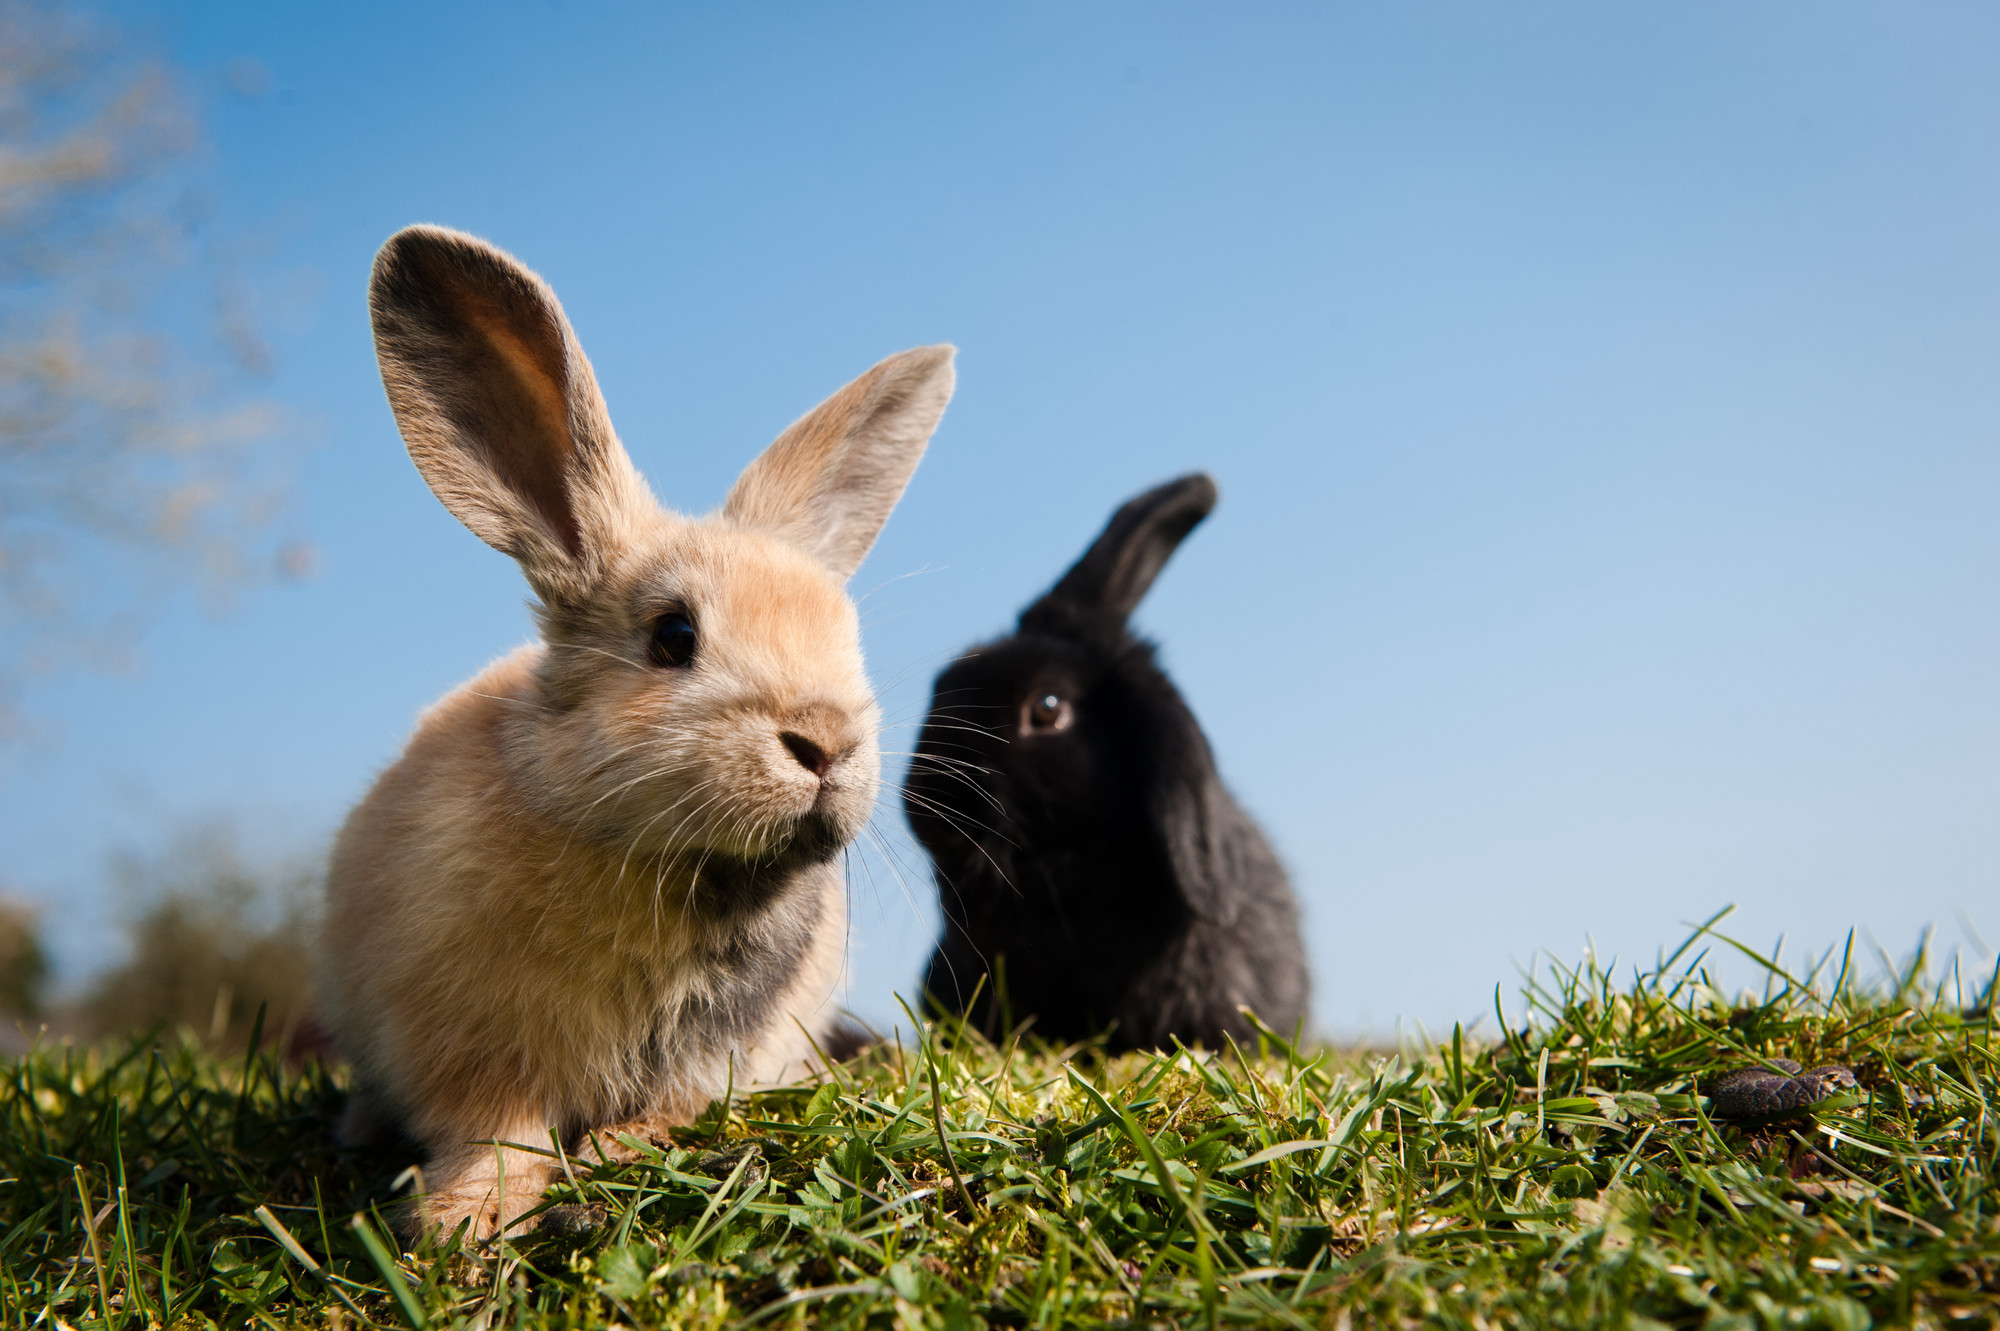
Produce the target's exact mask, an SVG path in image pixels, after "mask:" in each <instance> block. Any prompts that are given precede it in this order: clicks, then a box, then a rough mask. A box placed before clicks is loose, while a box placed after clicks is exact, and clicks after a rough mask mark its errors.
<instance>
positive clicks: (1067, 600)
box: [1021, 472, 1216, 632]
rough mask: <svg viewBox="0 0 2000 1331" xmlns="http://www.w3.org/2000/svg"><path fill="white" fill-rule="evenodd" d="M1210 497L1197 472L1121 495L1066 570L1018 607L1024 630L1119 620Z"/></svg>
mask: <svg viewBox="0 0 2000 1331" xmlns="http://www.w3.org/2000/svg"><path fill="white" fill-rule="evenodd" d="M1215 500H1216V488H1215V482H1214V481H1213V480H1212V479H1210V478H1209V477H1208V476H1207V475H1205V474H1204V473H1202V472H1194V473H1192V474H1191V475H1187V476H1183V477H1181V478H1180V479H1178V480H1172V481H1168V482H1167V483H1166V484H1165V485H1160V486H1155V487H1154V488H1153V489H1151V490H1148V491H1146V493H1144V494H1142V495H1138V496H1135V497H1134V498H1131V499H1128V500H1126V501H1125V503H1124V504H1123V505H1122V506H1121V507H1120V508H1119V510H1118V511H1117V512H1116V513H1113V514H1112V515H1111V521H1110V522H1108V523H1106V524H1105V527H1104V531H1103V532H1102V533H1101V534H1100V535H1099V536H1098V538H1097V539H1096V540H1095V541H1093V542H1091V546H1090V549H1088V550H1086V551H1084V552H1083V557H1082V558H1081V559H1079V560H1077V561H1076V563H1074V564H1072V565H1071V566H1070V569H1069V572H1067V573H1065V574H1063V575H1062V579H1061V580H1060V581H1058V582H1057V583H1056V585H1055V586H1053V587H1051V588H1049V590H1048V591H1047V593H1045V594H1044V595H1043V596H1042V597H1041V599H1040V600H1038V601H1036V602H1035V603H1034V604H1033V605H1030V606H1029V607H1028V608H1027V609H1026V610H1023V611H1022V612H1021V628H1022V630H1023V631H1027V632H1033V631H1060V630H1061V629H1063V628H1066V627H1070V626H1073V625H1076V624H1077V623H1079V622H1083V623H1092V624H1103V623H1109V624H1111V625H1113V626H1116V625H1119V624H1123V623H1124V622H1125V621H1126V619H1127V618H1129V617H1130V616H1131V614H1132V612H1133V611H1134V610H1135V609H1137V608H1138V605H1139V602H1140V600H1141V599H1143V598H1144V597H1145V595H1146V591H1147V589H1148V588H1150V587H1151V586H1152V585H1153V579H1155V578H1157V577H1159V576H1160V570H1161V569H1163V568H1165V567H1166V566H1167V560H1168V558H1169V557H1171V556H1172V554H1173V553H1174V551H1175V550H1176V549H1178V548H1179V546H1180V543H1181V542H1182V541H1184V540H1186V539H1187V534H1188V533H1189V532H1191V531H1193V530H1194V529H1195V527H1196V526H1197V525H1198V524H1199V523H1200V522H1201V520H1202V519H1203V518H1205V517H1207V516H1208V514H1209V511H1210V510H1211V509H1213V508H1214V507H1215Z"/></svg>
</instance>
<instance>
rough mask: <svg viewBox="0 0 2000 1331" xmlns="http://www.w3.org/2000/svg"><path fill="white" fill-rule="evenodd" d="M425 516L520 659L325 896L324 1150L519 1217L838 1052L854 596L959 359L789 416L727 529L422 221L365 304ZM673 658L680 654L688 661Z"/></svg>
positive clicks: (408, 786)
mask: <svg viewBox="0 0 2000 1331" xmlns="http://www.w3.org/2000/svg"><path fill="white" fill-rule="evenodd" d="M369 303H370V310H371V313H372V316H373V323H374V330H375V344H376V352H377V356H378V359H379V360H380V362H381V369H382V378H383V382H384V385H385V386H386V388H387V390H388V396H389V401H390V404H391V406H392V407H393V409H394V411H395V416H396V421H397V424H398V426H399V427H400V428H401V431H402V434H403V438H404V440H405V442H406V443H407V444H408V447H409V453H410V457H411V458H412V460H413V461H414V462H415V463H416V465H417V469H418V471H419V472H421V473H422V475H423V478H424V480H425V481H426V482H427V483H428V484H429V486H430V488H431V489H432V491H433V492H434V493H435V494H436V495H437V497H438V498H439V499H440V500H441V501H442V502H443V503H444V505H445V507H446V508H447V509H449V510H450V511H451V512H452V513H454V514H455V515H456V516H457V517H458V518H459V519H460V520H461V521H462V522H464V524H465V525H466V526H467V527H469V528H470V529H471V530H472V531H473V532H474V533H475V534H476V535H478V536H479V537H480V538H481V539H482V540H484V541H485V542H486V543H487V544H489V545H491V546H493V547H495V548H496V549H498V550H501V551H502V552H504V553H506V554H509V555H512V556H513V557H514V558H515V559H516V560H517V561H519V563H520V566H521V569H522V571H523V573H524V574H525V575H526V577H527V580H528V584H529V586H530V587H531V588H532V590H533V592H534V595H535V600H534V602H533V610H534V615H535V619H536V622H537V625H538V627H539V630H540V641H539V642H536V643H534V644H532V645H529V646H526V647H523V648H521V649H519V650H518V651H515V652H514V653H512V654H511V655H509V656H506V657H503V658H502V659H500V660H499V661H496V662H495V663H493V664H492V665H490V666H488V667H487V668H486V669H485V670H484V671H483V672H481V673H480V674H479V675H478V676H477V677H475V678H474V679H473V680H472V681H471V682H469V683H467V684H465V685H463V686H462V687H460V688H459V689H457V690H456V691H454V692H453V693H451V694H449V695H448V696H446V697H445V698H444V699H443V700H442V701H441V702H439V703H437V704H436V705H435V706H433V707H431V708H430V709H429V710H428V711H426V712H425V713H424V714H423V716H422V717H421V719H420V720H419V722H418V725H417V729H416V733H415V736H414V737H413V738H412V739H411V740H410V741H409V744H408V747H407V748H406V749H405V751H404V752H403V754H402V756H401V757H400V758H399V759H398V760H397V761H396V762H395V764H394V765H393V766H391V767H390V768H389V769H388V771H386V772H385V773H384V774H383V775H382V776H381V778H380V779H379V780H378V781H377V782H376V783H375V786H374V788H373V789H372V790H370V791H369V793H368V795H367V796H366V798H364V799H363V800H362V802H361V803H360V805H359V806H358V807H357V808H356V809H355V810H354V812H353V813H352V815H351V816H350V817H349V818H348V820H347V823H346V825H345V827H344V828H343V829H342V830H341V833H340V835H339V838H338V840H337V842H336V844H335V847H334V851H333V856H332V861H331V864H330V867H329V872H328V881H327V900H326V911H325V919H324V926H323V939H322V947H321V956H320V966H319V989H320V999H321V1005H322V1008H323V1010H324V1013H325V1016H326V1018H327V1022H328V1025H329V1027H330V1029H331V1030H332V1032H333V1034H334V1039H335V1043H336V1046H337V1047H338V1049H339V1050H340V1051H341V1052H342V1053H343V1054H344V1055H345V1056H346V1057H348V1058H349V1059H351V1060H352V1062H353V1064H354V1068H355V1073H356V1080H357V1086H358V1088H359V1089H358V1091H357V1093H356V1095H355V1097H354V1099H353V1101H352V1102H351V1104H350V1107H349V1112H348V1117H347V1119H346V1121H345V1124H344V1129H343V1131H344V1136H345V1137H346V1138H347V1139H348V1140H349V1141H350V1142H357V1143H358V1142H360V1141H362V1140H365V1139H367V1138H369V1137H371V1136H374V1135H377V1134H380V1133H383V1132H385V1131H387V1130H389V1129H391V1128H398V1127H399V1128H401V1129H402V1130H404V1131H405V1132H407V1134H408V1135H409V1136H411V1137H413V1138H414V1139H415V1140H416V1141H417V1142H418V1143H419V1144H421V1145H422V1146H423V1147H424V1148H425V1149H426V1150H427V1152H428V1155H429V1163H428V1166H427V1171H426V1179H425V1190H424V1195H423V1197H422V1199H421V1202H420V1204H419V1209H418V1210H417V1212H416V1213H415V1215H414V1216H413V1218H412V1220H413V1224H414V1225H416V1226H418V1227H421V1226H426V1225H428V1226H437V1227H441V1228H443V1229H445V1230H450V1229H452V1228H453V1227H455V1226H457V1225H458V1224H459V1223H460V1222H462V1221H466V1220H470V1221H471V1222H472V1229H473V1231H474V1233H475V1234H476V1235H482V1236H484V1235H491V1234H493V1233H494V1232H496V1231H498V1230H501V1229H503V1228H507V1227H511V1226H514V1225H516V1224H517V1223H519V1222H521V1221H522V1216H523V1213H524V1212H527V1211H529V1210H531V1209H532V1208H533V1207H534V1206H535V1205H536V1203H537V1201H538V1199H539V1198H540V1195H541V1193H542V1190H543V1189H544V1187H545V1186H546V1185H547V1183H548V1182H549V1181H550V1179H551V1177H552V1174H551V1167H550V1166H551V1162H550V1161H549V1159H548V1158H547V1157H546V1156H544V1155H535V1154H531V1153H529V1152H524V1151H519V1150H511V1149H508V1148H506V1147H504V1146H500V1145H497V1143H503V1142H511V1143H520V1144H523V1145H526V1146H529V1147H536V1148H540V1149H541V1150H543V1151H547V1150H549V1149H550V1146H551V1142H552V1140H553V1141H555V1142H557V1143H561V1144H563V1145H564V1146H565V1147H566V1148H568V1149H586V1150H587V1149H589V1146H590V1143H591V1142H593V1141H596V1142H610V1141H612V1140H613V1134H616V1133H619V1132H637V1133H641V1134H644V1133H649V1132H651V1133H657V1132H659V1131H660V1130H661V1129H662V1128H664V1127H665V1126H668V1125H671V1124H675V1123H684V1122H687V1121H689V1120H690V1119H691V1118H692V1117H693V1116H694V1115H695V1114H696V1113H697V1112H699V1111H700V1109H701V1108H702V1107H703V1106H705V1105H706V1104H707V1103H708V1102H709V1101H711V1100H712V1099H714V1098H715V1097H716V1096H718V1095H721V1094H723V1093H724V1090H725V1088H726V1087H727V1086H728V1085H729V1084H730V1083H731V1081H732V1080H733V1081H734V1083H735V1084H736V1085H738V1086H743V1085H748V1084H754V1083H758V1082H769V1081H776V1080H784V1079H789V1078H792V1077H795V1076H797V1075H798V1074H799V1073H800V1072H801V1071H803V1070H804V1069H805V1067H806V1066H807V1064H808V1061H809V1060H811V1059H812V1058H813V1057H814V1050H813V1046H814V1042H815V1041H816V1040H817V1041H821V1042H822V1047H824V1040H825V1038H826V1037H827V1036H829V1035H831V1034H832V1033H833V1031H834V1024H835V1020H836V1016H837V1013H836V1009H835V1006H834V998H833V996H834V992H835V989H836V986H837V985H838V983H839V982H840V979H841V975H842V969H843V957H844V950H845V942H846V896H845V889H844V881H843V875H842V872H841V869H840V865H839V863H838V857H839V855H840V853H841V851H842V850H843V848H844V847H845V846H846V845H847V844H848V843H849V842H850V841H851V840H852V839H853V838H854V837H855V835H856V834H857V833H858V832H859V831H860V830H861V828H862V826H863V825H864V824H865V823H866V821H867V819H868V817H869V816H870V813H871V812H872V809H873V806H874V802H875V796H876V793H877V786H878V781H879V765H880V755H879V750H878V747H877V738H876V732H877V729H878V725H879V715H878V712H877V709H876V704H875V700H874V696H873V694H872V692H871V690H870V688H869V684H868V681H867V677H866V675H865V673H864V672H863V668H862V660H861V650H860V631H859V627H858V622H857V619H856V615H855V610H854V607H853V604H852V603H851V602H850V601H849V599H848V597H847V595H846V593H845V591H844V590H843V584H844V583H845V581H846V579H847V577H848V575H849V574H851V573H852V572H853V571H854V568H855V566H856V565H858V564H859V563H860V562H861V560H862V558H863V557H864V556H865V555H866V554H867V553H868V550H869V547H870V546H871V545H872V544H873V542H874V540H875V536H876V534H877V532H878V531H879V530H880V529H881V526H882V524H883V522H884V520H885V519H886V518H887V517H888V514H889V510H890V509H891V508H892V507H893V506H894V504H895V503H896V500H897V499H898V498H899V497H900V495H901V494H902V491H903V488H904V486H905V484H906V483H907V482H908V480H909V477H910V473H911V471H912V470H913V469H914V468H915V466H916V464H917V461H918V459H919V458H920V457H921V456H922V455H923V452H924V449H925V446H926V444H927V442H928V441H929V439H930V436H931V433H932V431H933V430H934V429H935V428H936V426H937V423H938V420H939V418H940V416H941V415H942V414H943V412H944V408H945V404H946V402H947V401H948V400H949V398H950V396H951V390H952V384H953V370H952V355H953V353H952V349H951V348H950V347H948V346H935V347H924V348H919V349H917V350H914V351H907V352H904V353H902V354H900V355H897V356H892V357H890V358H889V359H887V360H885V361H883V362H882V363H881V364H879V365H877V366H876V367H875V368H874V369H872V370H870V371H868V373H866V374H864V375H863V376H861V378H859V379H857V380H855V381H854V382H853V383H851V384H849V385H848V386H847V387H846V388H843V389H842V390H840V391H839V392H838V393H835V394H834V395H833V396H832V397H831V398H829V399H827V401H826V402H825V403H823V404H821V405H820V406H819V407H818V408H816V409H815V410H813V411H812V412H810V413H808V414H807V415H806V416H804V417H803V418H801V419H800V420H799V421H798V422H796V423H795V424H793V425H792V426H791V427H790V428H789V429H787V430H786V431H785V432H784V433H783V434H781V435H780V436H779V438H778V439H777V441H776V442H775V443H773V444H772V445H771V446H770V447H769V448H768V449H767V450H765V452H764V453H763V454H762V455H761V456H760V457H758V458H757V459H756V460H755V461H754V462H752V463H751V464H750V466H749V468H748V469H747V470H745V471H744V473H743V474H742V476H741V477H740V478H739V479H738V481H737V482H736V484H735V486H734V488H732V489H731V491H730V492H729V496H728V498H727V500H726V502H725V503H724V504H723V506H722V508H721V510H720V511H719V512H717V513H714V514H711V515H710V516H707V517H703V518H688V517H682V516H679V515H677V514H674V513H671V512H668V511H664V510H663V509H662V508H661V507H660V506H659V505H658V504H657V503H656V502H655V501H654V499H653V497H652V495H651V493H650V492H649V491H648V489H647V487H646V483H645V482H644V481H643V480H642V479H641V478H640V476H639V474H638V472H637V471H636V470H634V469H633V467H632V464H631V461H630V460H629V459H628V458H627V456H626V454H625V450H624V448H623V447H622V446H621V445H620V444H619V442H618V438H617V435H616V434H615V433H614V432H613V431H612V428H611V422H610V418H609V416H608V415H607V413H606V410H605V406H604V401H603V398H602V397H601V396H600V394H599V392H598V389H597V385H596V381H595V378H594V376H593V375H592V372H591V368H590V363H589V361H588V360H586V359H585V357H584V354H583V351H582V349H581V348H580V347H579V346H578V344H577V341H576V337H575V334H574V333H573V332H572V330H571V328H570V326H569V323H568V321H567V319H566V318H565V317H564V315H563V312H562V307H561V306H560V305H559V304H558V303H557V301H556V298H555V295H554V293H553V292H551V291H550V290H549V288H548V287H547V286H546V285H544V284H543V283H542V281H541V280H540V279H539V278H538V277H536V276H535V275H534V274H533V273H531V272H529V271H528V270H527V269H526V268H524V267H522V266H521V265H520V264H519V263H517V262H516V261H515V260H514V259H512V258H511V257H509V256H508V255H506V254H504V253H502V252H501V251H499V250H497V249H495V248H493V247H492V246H490V245H488V244H486V243H484V242H482V241H480V240H477V239H474V238H473V237H471V236H467V235H464V234H461V233H458V232H454V231H447V230H444V229H441V228H435V227H413V228H410V229H408V230H405V231H403V232H400V233H399V234H397V235H396V236H395V237H393V238H392V239H391V240H390V241H389V242H388V243H387V244H386V245H385V246H384V247H383V248H382V251H381V253H380V254H379V255H378V256H377V258H376V261H375V270H374V276H373V281H372V284H371V286H370V291H369ZM682 657H685V658H686V659H681V658H682Z"/></svg>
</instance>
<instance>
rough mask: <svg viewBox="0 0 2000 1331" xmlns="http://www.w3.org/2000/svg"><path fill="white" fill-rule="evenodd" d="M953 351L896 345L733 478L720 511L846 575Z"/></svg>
mask: <svg viewBox="0 0 2000 1331" xmlns="http://www.w3.org/2000/svg"><path fill="white" fill-rule="evenodd" d="M955 354H956V352H955V349H954V348H952V347H950V346H945V345H939V346H934V347H918V348H917V349H916V350H914V351H905V352H901V353H898V354H897V355H894V356H891V357H889V359H887V360H885V361H883V362H882V363H881V364H880V365H877V366H876V367H875V368H874V369H872V370H870V371H868V373H866V374H864V375H862V376H861V377H860V378H859V379H856V380H855V381H854V382H853V383H851V384H849V385H848V386H847V387H845V388H843V389H841V390H840V391H839V392H838V393H835V394H834V395H833V396H832V397H830V398H828V399H827V400H826V401H824V402H822V403H820V404H819V405H818V406H817V407H814V408H813V409H812V410H811V411H809V412H807V413H806V414H805V415H804V416H802V417H800V418H799V419H798V420H797V421H796V422H794V423H793V424H792V426H791V427H790V428H789V429H787V430H786V431H785V432H784V433H783V434H781V435H779V436H778V438H777V441H776V442H775V443H773V444H772V445H771V446H770V447H769V448H767V449H765V450H764V451H763V453H762V454H761V455H759V456H758V458H757V460H756V461H755V462H752V463H751V464H750V465H749V466H748V467H747V468H745V469H744V472H743V474H742V475H741V476H739V477H737V479H736V484H735V485H734V486H732V487H731V488H730V491H729V498H728V499H727V500H725V501H724V503H723V505H722V512H723V515H724V516H725V517H727V518H729V519H730V521H732V522H736V523H739V524H741V525H742V526H745V527H751V528H755V529H756V530H759V531H765V532H770V533H771V534H772V535H775V536H779V537H782V538H784V539H785V540H787V541H790V542H791V543H792V544H794V545H797V546H799V547H800V548H802V549H804V550H807V551H809V552H811V553H812V554H813V555H814V556H816V557H817V558H818V559H819V561H820V562H821V563H822V564H824V565H825V566H826V567H827V568H828V569H830V570H832V572H833V573H834V574H835V575H837V576H838V577H841V578H846V577H847V576H848V575H850V574H852V573H853V572H854V570H855V569H856V568H858V567H859V566H860V564H861V561H862V560H863V559H865V558H866V557H867V555H868V551H869V549H870V547H872V546H873V545H874V544H875V537H876V536H877V535H878V534H879V533H880V532H881V530H882V524H883V523H884V522H887V521H888V520H889V510H890V509H892V508H894V507H895V506H896V501H897V500H898V499H900V498H902V496H903V487H904V486H906V485H908V484H909V483H910V473H911V472H913V471H915V470H916V469H917V462H918V460H919V459H921V458H922V457H923V455H924V448H925V446H926V445H928V444H929V443H930V438H931V433H932V432H933V431H934V430H936V429H937V424H938V420H939V418H940V417H942V416H943V415H944V408H945V404H946V403H947V402H949V401H951V390H952V384H953V382H954V375H953V371H952V365H951V359H952V356H953V355H955Z"/></svg>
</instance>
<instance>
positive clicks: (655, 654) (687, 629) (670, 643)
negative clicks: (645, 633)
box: [647, 610, 694, 666]
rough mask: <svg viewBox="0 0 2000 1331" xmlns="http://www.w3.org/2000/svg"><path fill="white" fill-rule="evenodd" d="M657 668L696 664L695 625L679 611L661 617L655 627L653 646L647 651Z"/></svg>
mask: <svg viewBox="0 0 2000 1331" xmlns="http://www.w3.org/2000/svg"><path fill="white" fill-rule="evenodd" d="M647 654H648V655H649V656H651V657H652V660H653V664H654V665H657V666H685V665H692V664H693V663H694V623H693V621H691V620H690V619H689V618H688V617H687V616H686V615H684V614H682V613H681V612H680V611H678V610H673V611H669V612H668V613H666V614H664V615H661V616H660V619H659V622H658V623H656V624H654V625H653V641H652V645H651V646H650V647H649V648H648V649H647Z"/></svg>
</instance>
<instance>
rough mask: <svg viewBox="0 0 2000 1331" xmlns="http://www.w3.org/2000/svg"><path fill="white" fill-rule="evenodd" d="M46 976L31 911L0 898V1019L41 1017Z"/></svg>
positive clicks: (45, 956)
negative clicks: (43, 986) (43, 985)
mask: <svg viewBox="0 0 2000 1331" xmlns="http://www.w3.org/2000/svg"><path fill="white" fill-rule="evenodd" d="M48 976H49V958H48V954H47V953H46V952H44V951H42V940H41V935H40V934H39V933H38V932H37V930H36V928H35V911H34V908H33V907H31V906H27V905H24V904H22V903H21V902H18V901H8V900H6V899H5V898H0V1017H39V1016H41V1015H42V984H43V982H44V981H46V980H47V979H48Z"/></svg>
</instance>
